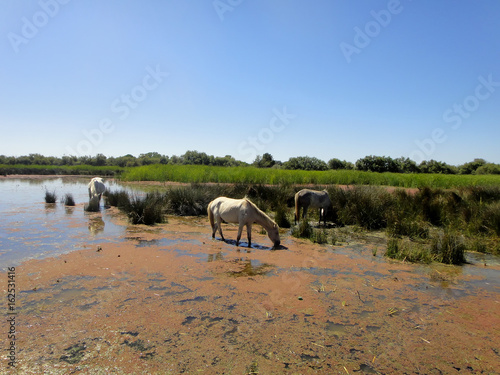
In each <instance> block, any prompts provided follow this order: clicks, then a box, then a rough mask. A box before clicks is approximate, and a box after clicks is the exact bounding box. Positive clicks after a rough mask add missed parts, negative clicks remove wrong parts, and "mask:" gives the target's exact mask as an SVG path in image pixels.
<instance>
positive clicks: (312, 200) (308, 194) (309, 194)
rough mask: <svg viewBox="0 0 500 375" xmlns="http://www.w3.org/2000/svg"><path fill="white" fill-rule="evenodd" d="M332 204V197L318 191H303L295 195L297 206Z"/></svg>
mask: <svg viewBox="0 0 500 375" xmlns="http://www.w3.org/2000/svg"><path fill="white" fill-rule="evenodd" d="M323 203H324V204H330V197H329V195H328V193H327V192H326V191H324V190H323V191H318V190H311V189H302V190H300V191H298V192H297V193H296V194H295V204H296V205H297V204H298V205H300V206H303V205H318V204H323Z"/></svg>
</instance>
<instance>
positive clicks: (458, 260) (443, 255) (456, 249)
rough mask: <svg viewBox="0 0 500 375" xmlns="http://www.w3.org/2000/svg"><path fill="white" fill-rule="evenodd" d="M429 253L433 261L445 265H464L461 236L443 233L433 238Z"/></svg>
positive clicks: (463, 246)
mask: <svg viewBox="0 0 500 375" xmlns="http://www.w3.org/2000/svg"><path fill="white" fill-rule="evenodd" d="M431 252H432V254H433V255H434V259H435V260H436V261H438V262H441V263H446V264H463V263H465V245H464V241H463V239H462V237H461V236H459V235H457V234H455V233H453V232H449V231H445V232H442V233H439V234H438V235H437V236H436V237H434V238H433V240H432V243H431Z"/></svg>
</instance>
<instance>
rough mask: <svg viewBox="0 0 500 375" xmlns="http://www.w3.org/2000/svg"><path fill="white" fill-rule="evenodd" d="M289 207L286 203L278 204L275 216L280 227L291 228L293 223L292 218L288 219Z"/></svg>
mask: <svg viewBox="0 0 500 375" xmlns="http://www.w3.org/2000/svg"><path fill="white" fill-rule="evenodd" d="M287 211H288V210H287V209H286V207H285V206H284V205H280V206H278V208H277V209H276V216H275V217H274V221H276V224H278V226H279V227H280V228H290V227H291V226H292V225H291V223H290V220H288V215H287Z"/></svg>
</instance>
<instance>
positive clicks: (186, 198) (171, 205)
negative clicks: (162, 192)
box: [167, 186, 210, 216]
mask: <svg viewBox="0 0 500 375" xmlns="http://www.w3.org/2000/svg"><path fill="white" fill-rule="evenodd" d="M167 199H168V211H169V212H170V213H172V214H175V215H181V216H197V215H206V214H207V206H208V203H209V201H210V199H209V198H208V197H207V195H206V194H204V191H203V190H202V189H200V188H197V187H193V186H191V187H176V188H171V189H170V190H169V191H168V192H167Z"/></svg>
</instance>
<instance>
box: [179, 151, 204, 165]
mask: <svg viewBox="0 0 500 375" xmlns="http://www.w3.org/2000/svg"><path fill="white" fill-rule="evenodd" d="M181 160H182V164H192V165H210V157H209V156H208V155H207V154H206V153H204V152H198V151H187V152H186V153H185V154H184V155H182V156H181Z"/></svg>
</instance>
